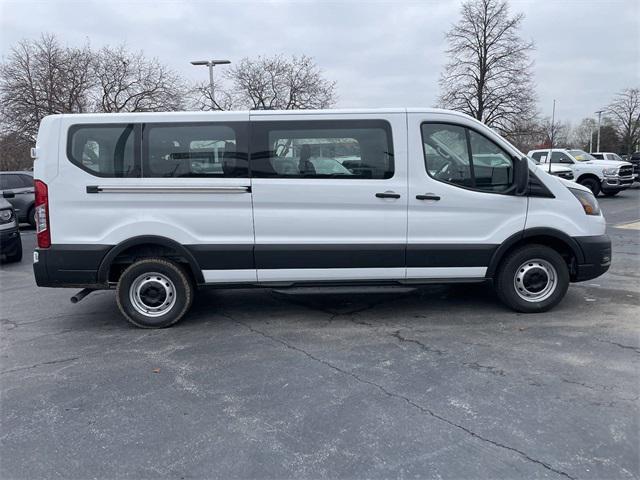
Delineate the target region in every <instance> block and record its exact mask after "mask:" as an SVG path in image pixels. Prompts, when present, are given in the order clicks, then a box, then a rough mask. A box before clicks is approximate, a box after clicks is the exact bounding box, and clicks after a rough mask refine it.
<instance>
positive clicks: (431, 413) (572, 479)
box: [228, 317, 576, 480]
mask: <svg viewBox="0 0 640 480" xmlns="http://www.w3.org/2000/svg"><path fill="white" fill-rule="evenodd" d="M228 318H230V319H231V320H232V321H234V322H235V323H237V324H238V325H241V326H242V327H244V328H246V329H247V330H249V331H250V332H252V333H255V334H258V335H261V336H263V337H264V338H267V339H269V340H271V341H273V342H276V343H279V344H280V345H283V346H284V347H286V348H287V349H289V350H293V351H295V352H298V353H301V354H303V355H305V356H306V357H308V358H310V359H311V360H313V361H315V362H318V363H320V364H322V365H324V366H326V367H328V368H330V369H332V370H335V371H336V372H338V373H341V374H343V375H347V376H349V377H351V378H353V379H355V380H356V381H358V382H360V383H363V384H366V385H369V386H372V387H374V388H376V389H378V390H380V391H381V392H382V393H384V394H385V395H386V396H388V397H390V398H395V399H399V400H403V401H404V402H406V403H407V404H408V405H410V406H411V407H413V408H415V409H417V410H418V411H420V412H421V413H423V414H427V415H429V416H431V417H433V418H435V419H437V420H440V421H441V422H444V423H446V424H447V425H450V426H452V427H454V428H456V429H458V430H461V431H463V432H465V433H466V434H468V435H470V436H471V437H473V438H476V439H478V440H480V441H482V442H486V443H489V444H491V445H494V446H495V447H498V448H502V449H505V450H509V451H511V452H514V453H517V454H518V455H520V456H521V457H522V458H524V459H526V460H528V461H530V462H532V463H535V464H537V465H540V466H541V467H543V468H545V469H547V470H549V471H551V472H554V473H556V474H558V475H560V476H562V477H565V478H568V479H570V480H576V479H575V477H572V476H571V475H569V474H568V473H566V472H564V471H562V470H559V469H557V468H555V467H553V466H551V465H549V464H548V463H546V462H543V461H542V460H538V459H535V458H533V457H530V456H529V455H527V454H526V453H525V452H523V451H522V450H518V449H517V448H515V447H510V446H509V445H505V444H503V443H500V442H498V441H495V440H492V439H490V438H487V437H484V436H482V435H480V434H479V433H476V432H474V431H473V430H471V429H469V428H467V427H465V426H463V425H460V424H457V423H455V422H454V421H452V420H449V419H447V418H445V417H443V416H441V415H439V414H437V413H435V412H434V411H432V410H430V409H428V408H426V407H424V406H422V405H420V404H418V403H416V402H415V401H413V400H411V399H410V398H409V397H405V396H404V395H401V394H399V393H395V392H392V391H390V390H388V389H387V388H385V387H384V386H382V385H380V384H378V383H375V382H373V381H371V380H367V379H365V378H362V377H360V376H359V375H357V374H355V373H353V372H349V371H347V370H344V369H342V368H340V367H338V366H336V365H333V364H332V363H330V362H328V361H326V360H323V359H322V358H319V357H316V356H315V355H313V354H311V353H309V352H307V351H306V350H304V349H302V348H300V347H297V346H295V345H292V344H290V343H288V342H287V341H285V340H282V339H280V338H278V337H275V336H273V335H270V334H268V333H266V332H263V331H262V330H258V329H256V328H254V327H252V326H251V325H248V324H246V323H244V322H241V321H239V320H235V319H233V318H232V317H228Z"/></svg>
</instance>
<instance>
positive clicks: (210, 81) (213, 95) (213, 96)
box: [208, 63, 216, 105]
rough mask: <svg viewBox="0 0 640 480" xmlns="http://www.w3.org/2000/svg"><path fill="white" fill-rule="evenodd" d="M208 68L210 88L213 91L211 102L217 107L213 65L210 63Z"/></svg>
mask: <svg viewBox="0 0 640 480" xmlns="http://www.w3.org/2000/svg"><path fill="white" fill-rule="evenodd" d="M208 67H209V88H210V89H211V101H212V102H213V104H214V105H215V103H216V96H215V91H214V86H213V64H212V63H209V65H208Z"/></svg>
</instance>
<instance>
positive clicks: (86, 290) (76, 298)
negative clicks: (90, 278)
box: [71, 288, 95, 303]
mask: <svg viewBox="0 0 640 480" xmlns="http://www.w3.org/2000/svg"><path fill="white" fill-rule="evenodd" d="M91 292H95V288H83V289H82V290H80V291H79V292H78V293H76V294H75V295H74V296H73V297H71V303H78V302H79V301H80V300H82V299H83V298H84V297H86V296H87V295H89V294H90V293H91Z"/></svg>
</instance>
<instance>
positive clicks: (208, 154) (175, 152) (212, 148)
mask: <svg viewBox="0 0 640 480" xmlns="http://www.w3.org/2000/svg"><path fill="white" fill-rule="evenodd" d="M245 130H246V125H245V124H243V123H238V124H233V123H228V124H220V123H215V124H214V123H197V124H193V123H186V124H185V123H182V124H166V123H156V124H146V125H145V126H144V131H143V138H144V141H143V152H142V159H143V162H142V176H143V177H247V176H248V167H247V154H246V146H245V144H246V142H245V141H244V140H242V137H244V132H245Z"/></svg>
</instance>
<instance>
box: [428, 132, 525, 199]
mask: <svg viewBox="0 0 640 480" xmlns="http://www.w3.org/2000/svg"><path fill="white" fill-rule="evenodd" d="M421 128H422V143H423V147H424V159H425V166H426V169H427V173H428V174H429V176H431V177H432V178H434V179H435V180H439V181H441V182H445V183H451V184H453V185H458V186H460V187H464V188H469V189H473V190H479V191H483V192H494V193H500V192H504V191H506V190H508V189H509V188H510V187H511V185H512V184H513V160H512V158H511V156H510V155H509V154H508V153H507V152H505V151H504V150H503V149H502V148H501V147H499V146H498V145H497V144H495V143H494V142H492V141H491V140H489V139H488V138H486V137H484V136H483V135H481V134H479V133H478V132H476V131H474V130H471V129H469V128H465V127H461V126H459V125H449V124H438V123H423V124H422V127H421Z"/></svg>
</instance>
